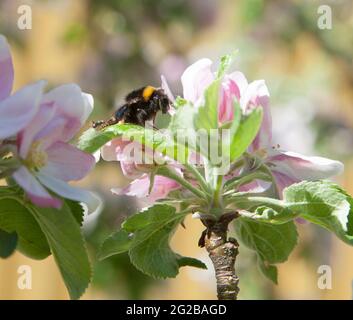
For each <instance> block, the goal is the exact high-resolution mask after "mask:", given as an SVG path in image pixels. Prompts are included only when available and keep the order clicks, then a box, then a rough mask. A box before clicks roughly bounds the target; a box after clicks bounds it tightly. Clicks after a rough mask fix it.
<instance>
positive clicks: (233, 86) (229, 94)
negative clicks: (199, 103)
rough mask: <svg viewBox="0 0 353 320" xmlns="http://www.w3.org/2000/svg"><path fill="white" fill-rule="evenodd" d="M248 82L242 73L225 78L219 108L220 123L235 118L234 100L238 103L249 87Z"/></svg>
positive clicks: (235, 73) (234, 73)
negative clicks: (242, 93)
mask: <svg viewBox="0 0 353 320" xmlns="http://www.w3.org/2000/svg"><path fill="white" fill-rule="evenodd" d="M247 83H248V82H247V80H246V79H245V76H244V75H243V74H242V73H241V72H238V71H237V72H233V73H232V74H230V75H226V76H225V77H224V81H223V82H222V87H221V102H220V105H219V107H218V121H219V122H220V123H225V122H228V121H232V120H233V118H234V99H235V98H236V99H237V100H238V101H239V100H240V97H241V92H243V91H244V90H245V88H246V86H247Z"/></svg>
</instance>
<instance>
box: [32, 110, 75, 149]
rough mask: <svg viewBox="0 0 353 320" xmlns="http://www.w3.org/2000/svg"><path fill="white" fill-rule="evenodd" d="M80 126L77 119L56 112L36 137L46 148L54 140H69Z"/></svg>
mask: <svg viewBox="0 0 353 320" xmlns="http://www.w3.org/2000/svg"><path fill="white" fill-rule="evenodd" d="M80 127H81V124H80V122H79V121H78V119H74V118H67V117H65V116H63V115H61V116H59V115H57V113H56V114H55V116H54V118H53V119H52V120H51V121H49V123H48V124H47V125H46V126H45V127H44V128H42V130H41V131H40V132H38V134H37V135H36V139H37V140H39V139H41V140H42V146H43V148H44V149H46V148H48V147H50V146H51V145H52V144H53V143H55V142H56V141H64V142H68V141H70V140H71V139H72V138H73V137H74V135H75V133H76V132H77V131H78V130H79V129H80Z"/></svg>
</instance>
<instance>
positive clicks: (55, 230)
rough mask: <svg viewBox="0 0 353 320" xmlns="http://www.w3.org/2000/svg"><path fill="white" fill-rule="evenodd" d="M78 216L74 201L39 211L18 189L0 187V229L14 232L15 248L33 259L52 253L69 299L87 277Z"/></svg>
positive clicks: (85, 283) (75, 296)
mask: <svg viewBox="0 0 353 320" xmlns="http://www.w3.org/2000/svg"><path fill="white" fill-rule="evenodd" d="M82 215H83V209H82V207H81V205H80V204H79V203H77V202H74V201H70V200H63V206H62V208H61V209H60V210H57V209H53V208H40V207H36V206H34V205H32V204H31V203H29V202H26V201H25V197H24V193H23V190H21V189H20V188H18V187H16V186H13V187H0V228H1V229H2V230H4V231H6V232H8V233H11V232H16V233H17V236H18V245H17V249H18V250H19V251H21V252H23V253H24V254H25V255H27V256H29V257H31V258H33V259H44V258H46V257H47V256H48V255H50V253H52V254H53V255H54V258H55V261H56V263H57V265H58V267H59V269H60V272H61V274H62V276H63V279H64V282H65V284H66V287H67V288H68V291H69V294H70V297H71V298H72V299H78V298H79V297H80V296H81V295H82V293H83V292H84V290H85V289H86V287H87V286H88V284H89V282H90V278H91V269H90V264H89V260H88V255H87V252H86V248H85V243H84V240H83V237H82V234H81V229H80V223H81V222H82Z"/></svg>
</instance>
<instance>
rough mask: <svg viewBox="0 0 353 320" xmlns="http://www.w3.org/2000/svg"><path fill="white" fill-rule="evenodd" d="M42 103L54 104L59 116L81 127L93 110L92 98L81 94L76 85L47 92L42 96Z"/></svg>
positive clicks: (66, 85)
mask: <svg viewBox="0 0 353 320" xmlns="http://www.w3.org/2000/svg"><path fill="white" fill-rule="evenodd" d="M43 103H54V104H55V105H56V106H57V107H58V111H59V112H60V113H59V114H63V115H65V116H66V117H69V118H73V119H76V120H78V121H79V122H80V124H81V125H82V124H84V123H85V121H86V120H87V118H88V116H89V114H90V113H91V112H92V109H93V98H92V96H90V95H87V94H83V93H82V91H81V88H80V87H79V86H78V85H76V84H65V85H62V86H59V87H57V88H55V89H53V90H51V91H49V92H48V93H46V94H45V95H44V97H43Z"/></svg>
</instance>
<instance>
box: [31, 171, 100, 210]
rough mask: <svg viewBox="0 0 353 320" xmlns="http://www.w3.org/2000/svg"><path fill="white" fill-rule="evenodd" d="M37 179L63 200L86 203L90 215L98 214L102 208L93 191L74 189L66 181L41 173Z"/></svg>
mask: <svg viewBox="0 0 353 320" xmlns="http://www.w3.org/2000/svg"><path fill="white" fill-rule="evenodd" d="M37 177H38V179H39V181H40V182H41V183H42V184H43V185H45V186H46V187H47V188H48V189H50V190H52V191H53V192H55V193H56V194H58V195H60V196H62V197H63V198H66V199H71V200H74V201H79V202H82V203H84V204H85V205H86V206H87V210H88V213H89V214H90V213H93V212H97V211H99V210H101V208H102V201H101V199H100V198H99V197H98V195H96V194H95V193H93V192H91V191H87V190H84V189H81V188H75V187H72V186H70V185H69V184H68V183H66V182H65V181H62V180H59V179H56V178H54V177H51V176H47V175H44V174H42V173H40V172H39V173H38V174H37Z"/></svg>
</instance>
